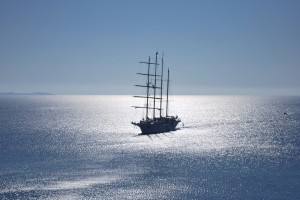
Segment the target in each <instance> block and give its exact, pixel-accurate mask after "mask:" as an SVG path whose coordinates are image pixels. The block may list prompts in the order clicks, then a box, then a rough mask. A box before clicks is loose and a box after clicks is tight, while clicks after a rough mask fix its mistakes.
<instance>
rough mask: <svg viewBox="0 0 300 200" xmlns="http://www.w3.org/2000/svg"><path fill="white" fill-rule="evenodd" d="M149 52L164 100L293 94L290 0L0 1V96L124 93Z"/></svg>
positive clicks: (296, 44)
mask: <svg viewBox="0 0 300 200" xmlns="http://www.w3.org/2000/svg"><path fill="white" fill-rule="evenodd" d="M157 50H158V51H159V52H162V51H164V54H165V64H166V65H165V66H167V67H170V70H171V76H172V80H173V81H172V91H173V93H174V94H276V95H278V94H279V95H282V94H283V95H284V94H288V95H289V94H293V95H300V1H299V0H295V1H292V0H280V1H278V0H207V1H204V0H194V1H193V0H181V1H180V0H177V1H176V0H169V1H168V0H157V1H156V0H151V1H148V0H136V1H133V0H126V1H125V0H124V1H123V0H107V1H104V0H103V1H102V0H95V1H91V0H88V1H76V0H70V1H68V0H58V1H55V0H48V1H46V0H44V1H39V0H36V1H30V0H26V1H23V0H22V1H21V0H20V1H17V0H14V1H11V0H1V1H0V92H7V91H14V92H31V91H45V92H51V93H56V94H130V93H132V92H133V91H134V87H133V85H134V84H135V83H137V81H138V80H140V79H139V78H138V76H137V75H136V74H135V73H136V72H137V71H142V70H141V68H142V67H143V66H141V65H140V64H138V62H139V61H144V60H147V58H148V56H154V55H155V51H157Z"/></svg>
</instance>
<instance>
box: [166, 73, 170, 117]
mask: <svg viewBox="0 0 300 200" xmlns="http://www.w3.org/2000/svg"><path fill="white" fill-rule="evenodd" d="M169 77H170V71H169V68H168V81H167V103H166V117H168V107H169V82H170V80H169Z"/></svg>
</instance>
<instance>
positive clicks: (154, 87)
mask: <svg viewBox="0 0 300 200" xmlns="http://www.w3.org/2000/svg"><path fill="white" fill-rule="evenodd" d="M157 54H158V52H156V54H155V70H154V86H153V89H154V94H153V96H154V98H153V108H154V109H153V119H154V118H155V96H156V76H157V75H156V71H157Z"/></svg>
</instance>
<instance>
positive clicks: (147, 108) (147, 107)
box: [146, 56, 150, 120]
mask: <svg viewBox="0 0 300 200" xmlns="http://www.w3.org/2000/svg"><path fill="white" fill-rule="evenodd" d="M149 73H150V56H149V59H148V73H147V105H146V120H147V119H148V110H149Z"/></svg>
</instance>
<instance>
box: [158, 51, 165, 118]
mask: <svg viewBox="0 0 300 200" xmlns="http://www.w3.org/2000/svg"><path fill="white" fill-rule="evenodd" d="M163 74H164V58H163V57H162V58H161V77H160V107H159V108H160V110H159V116H160V117H161V110H162V109H161V106H162V92H163Z"/></svg>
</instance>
